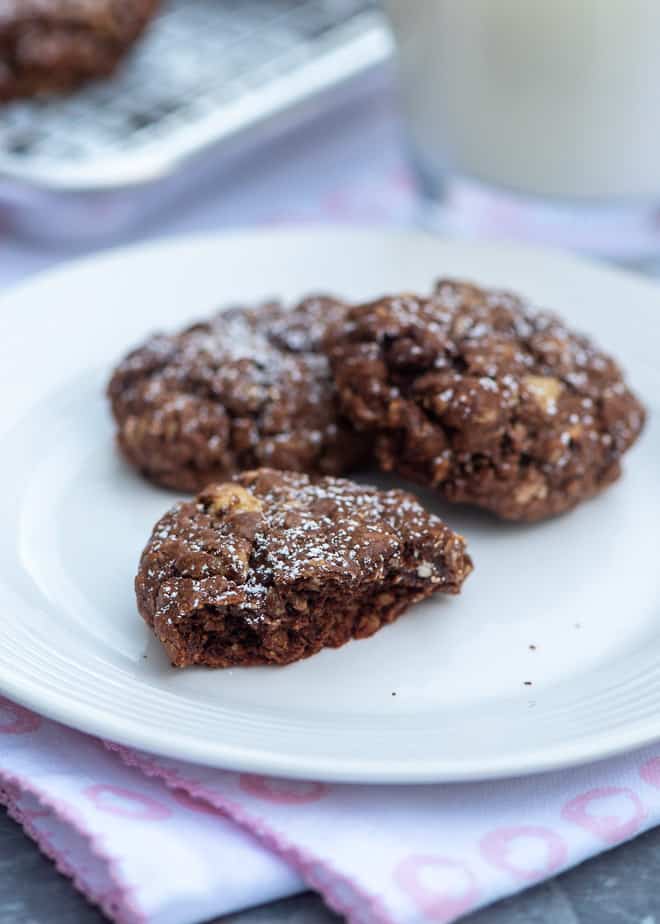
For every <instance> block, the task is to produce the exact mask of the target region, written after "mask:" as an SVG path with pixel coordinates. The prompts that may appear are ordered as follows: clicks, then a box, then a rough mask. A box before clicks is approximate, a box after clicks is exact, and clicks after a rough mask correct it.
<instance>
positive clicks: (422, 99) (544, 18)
mask: <svg viewBox="0 0 660 924" xmlns="http://www.w3.org/2000/svg"><path fill="white" fill-rule="evenodd" d="M383 2H384V6H385V8H386V11H387V13H388V15H389V18H390V21H391V24H392V27H393V31H394V36H395V40H396V46H397V51H398V69H399V75H400V88H401V98H402V104H403V109H404V115H405V117H406V121H407V124H408V127H409V137H410V147H411V153H412V158H413V161H414V164H415V167H416V171H417V174H418V176H419V179H420V182H421V185H422V189H423V191H424V192H425V193H426V196H427V199H429V200H432V201H434V202H435V203H437V204H438V205H439V206H444V212H445V213H446V211H447V209H446V206H447V202H448V201H449V202H453V203H454V204H456V202H462V203H463V204H465V203H466V202H469V203H470V206H471V210H472V211H471V214H472V220H473V221H476V223H477V224H479V223H481V225H482V226H483V225H484V221H485V223H486V225H488V223H489V222H490V224H491V225H492V227H485V229H484V228H483V227H482V228H481V230H486V231H489V232H498V233H504V234H508V235H509V236H511V235H514V236H516V235H521V236H525V237H531V238H540V239H550V240H553V241H556V242H558V243H564V244H568V245H573V246H578V247H581V246H582V247H584V248H585V249H589V250H592V251H595V252H600V253H603V254H608V255H611V256H616V257H624V258H626V257H630V258H637V257H646V256H656V255H657V254H660V0H552V2H548V0H383ZM464 220H465V219H464Z"/></svg>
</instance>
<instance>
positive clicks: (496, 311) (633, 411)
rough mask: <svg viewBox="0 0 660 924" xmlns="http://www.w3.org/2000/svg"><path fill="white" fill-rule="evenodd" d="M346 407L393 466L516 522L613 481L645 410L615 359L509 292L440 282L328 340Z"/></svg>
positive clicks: (353, 315)
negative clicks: (425, 295)
mask: <svg viewBox="0 0 660 924" xmlns="http://www.w3.org/2000/svg"><path fill="white" fill-rule="evenodd" d="M326 350H327V352H328V354H329V356H330V357H331V364H332V369H333V372H334V376H335V380H336V384H337V388H338V391H339V394H340V398H341V402H342V408H343V410H344V412H345V413H346V415H347V416H348V417H349V418H350V420H351V421H352V423H353V425H354V426H355V427H356V428H358V429H362V430H364V431H368V432H370V433H371V434H372V435H373V437H374V439H375V441H376V452H377V455H378V458H379V461H380V464H381V466H382V467H383V468H384V469H385V470H388V471H390V470H394V471H397V472H399V473H401V474H402V475H404V476H406V477H409V478H411V479H413V480H416V481H418V482H420V483H423V484H430V485H433V486H435V487H437V489H438V490H439V491H440V492H441V493H442V494H443V495H444V497H445V498H447V499H448V500H449V501H452V502H457V503H469V504H475V505H477V506H480V507H483V508H486V509H488V510H491V511H493V512H494V513H496V514H498V515H499V516H501V517H504V518H506V519H511V520H527V521H534V520H540V519H542V518H544V517H548V516H552V515H554V514H558V513H562V512H563V511H566V510H570V509H571V508H573V507H575V506H576V505H577V504H578V503H580V502H581V501H583V500H585V499H586V498H589V497H591V496H593V495H595V494H597V493H598V492H599V491H601V490H602V489H603V488H605V487H606V486H607V485H609V484H611V483H612V482H613V481H615V480H616V479H617V478H618V477H619V475H620V473H621V457H622V456H623V454H624V453H625V452H626V450H628V449H629V448H630V447H631V446H632V445H633V443H634V442H635V440H636V439H637V437H638V436H639V433H640V432H641V429H642V427H643V423H644V417H645V412H644V408H643V406H642V405H641V403H640V402H639V400H638V399H637V398H636V397H635V395H634V394H633V393H632V392H631V391H630V390H629V388H628V387H627V386H626V384H625V381H624V379H623V374H622V372H621V370H620V369H619V367H618V365H617V364H616V362H615V361H614V360H613V359H612V358H611V357H609V356H607V355H606V354H605V353H603V352H601V351H600V350H599V349H598V348H597V347H596V346H594V344H593V343H592V342H591V341H590V340H588V339H587V338H586V337H584V336H581V335H579V334H576V333H574V332H573V331H571V330H570V329H569V328H568V327H567V326H566V325H565V324H564V323H563V322H562V321H561V320H560V319H559V318H558V317H556V316H555V315H553V314H550V313H548V312H539V311H535V310H534V309H532V308H531V307H530V306H529V305H528V304H527V303H525V302H524V301H523V300H522V299H520V298H518V297H516V296H514V295H511V294H509V293H506V292H498V291H487V290H485V289H481V288H479V287H477V286H474V285H470V284H467V283H462V282H453V281H447V280H443V281H441V282H439V283H438V284H437V286H436V289H435V292H434V293H433V295H432V296H431V297H430V298H421V297H417V296H414V295H408V294H404V295H398V296H392V297H388V298H383V299H381V300H379V301H376V302H373V303H371V304H368V305H362V306H357V307H354V308H353V309H351V311H350V312H348V313H347V314H346V316H345V317H344V318H343V319H341V320H340V321H338V322H337V323H336V324H335V325H334V327H333V328H332V329H330V331H329V332H328V334H327V336H326Z"/></svg>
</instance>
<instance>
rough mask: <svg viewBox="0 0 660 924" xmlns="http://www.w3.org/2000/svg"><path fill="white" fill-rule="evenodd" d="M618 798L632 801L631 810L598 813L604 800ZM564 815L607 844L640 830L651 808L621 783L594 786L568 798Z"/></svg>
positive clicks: (629, 805)
mask: <svg viewBox="0 0 660 924" xmlns="http://www.w3.org/2000/svg"><path fill="white" fill-rule="evenodd" d="M613 798H617V799H618V800H620V801H621V802H625V803H627V804H628V807H629V811H628V813H627V814H624V815H619V814H615V815H614V814H609V815H598V814H597V813H596V812H594V811H592V810H593V809H597V808H598V805H599V803H601V804H602V800H605V799H608V800H612V799H613ZM561 815H562V818H564V819H565V820H566V821H570V822H572V823H573V824H575V825H578V827H580V828H583V829H584V830H585V831H588V832H589V833H590V834H593V835H594V837H597V838H599V840H601V841H603V843H605V844H618V843H619V842H620V841H624V840H626V839H627V838H629V837H632V836H633V834H636V833H637V832H638V831H639V830H640V828H641V826H642V822H643V821H644V819H645V818H646V815H647V812H646V809H645V808H644V806H643V804H642V802H641V800H640V798H639V796H638V795H637V793H635V792H633V790H632V789H624V788H622V787H620V786H602V787H600V788H598V789H590V790H589V791H588V792H584V793H582V794H581V795H579V796H576V797H575V798H574V799H571V800H570V801H569V802H567V803H566V804H565V805H564V807H563V809H562V811H561Z"/></svg>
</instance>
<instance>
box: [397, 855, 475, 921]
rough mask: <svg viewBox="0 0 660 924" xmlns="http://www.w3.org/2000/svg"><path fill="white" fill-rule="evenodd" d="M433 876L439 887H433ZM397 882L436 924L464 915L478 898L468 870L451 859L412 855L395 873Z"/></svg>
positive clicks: (427, 917) (473, 878)
mask: <svg viewBox="0 0 660 924" xmlns="http://www.w3.org/2000/svg"><path fill="white" fill-rule="evenodd" d="M434 874H435V875H436V876H438V877H439V878H440V882H439V883H438V884H437V885H435V884H434V883H433V877H434ZM443 878H444V886H443V885H442V879H443ZM394 880H395V882H396V883H397V885H398V886H399V888H401V889H402V890H403V891H404V892H405V893H406V894H407V895H408V896H409V897H410V898H411V899H412V901H413V902H414V903H415V905H416V907H417V908H418V910H419V911H420V912H421V913H422V914H423V915H424V916H425V918H426V919H427V920H428V921H433V922H434V924H447V922H449V921H453V920H454V919H455V918H456V917H458V915H459V914H465V912H467V911H469V910H470V909H471V908H473V907H474V906H475V904H476V902H477V899H478V897H479V887H478V886H477V881H476V879H475V877H474V875H473V874H472V872H471V870H470V869H469V867H468V866H467V865H466V864H465V863H463V862H461V861H460V860H455V859H453V858H451V857H437V856H429V855H424V854H411V855H410V856H409V857H406V858H405V859H404V860H402V861H401V863H399V865H398V866H397V867H396V869H395V870H394ZM449 882H451V885H449Z"/></svg>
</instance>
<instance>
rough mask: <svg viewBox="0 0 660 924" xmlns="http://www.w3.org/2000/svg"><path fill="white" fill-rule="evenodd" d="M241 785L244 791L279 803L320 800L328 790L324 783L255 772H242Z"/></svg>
mask: <svg viewBox="0 0 660 924" xmlns="http://www.w3.org/2000/svg"><path fill="white" fill-rule="evenodd" d="M239 785H240V787H241V789H242V790H243V792H247V793H249V794H250V795H251V796H256V797H257V798H258V799H265V800H266V802H274V803H276V804H278V805H302V804H304V803H305V802H318V800H319V799H322V798H323V796H324V795H325V794H326V792H327V791H328V787H327V786H324V785H323V783H314V782H308V781H305V780H279V779H275V778H274V777H267V776H257V774H254V773H242V774H241V776H240V780H239Z"/></svg>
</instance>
